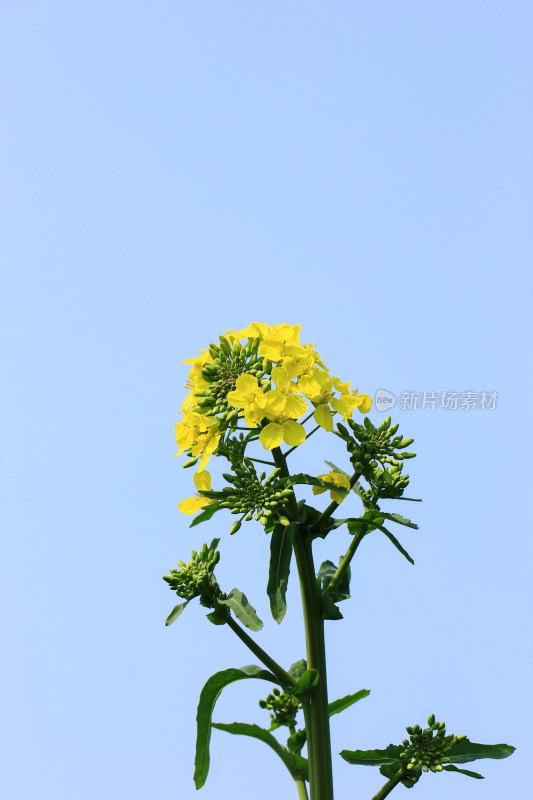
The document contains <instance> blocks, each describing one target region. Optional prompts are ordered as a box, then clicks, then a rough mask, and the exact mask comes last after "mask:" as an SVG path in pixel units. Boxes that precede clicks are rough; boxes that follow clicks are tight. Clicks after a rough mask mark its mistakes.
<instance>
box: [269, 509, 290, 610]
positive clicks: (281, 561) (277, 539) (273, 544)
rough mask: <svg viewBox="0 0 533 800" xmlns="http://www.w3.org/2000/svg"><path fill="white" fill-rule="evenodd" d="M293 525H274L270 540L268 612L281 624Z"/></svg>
mask: <svg viewBox="0 0 533 800" xmlns="http://www.w3.org/2000/svg"><path fill="white" fill-rule="evenodd" d="M294 528H295V525H294V523H293V522H291V524H290V525H287V526H286V527H285V526H284V525H276V527H275V528H274V531H273V533H272V536H271V539H270V567H269V572H268V584H267V594H268V596H269V598H270V610H271V612H272V616H273V617H274V619H275V620H276V622H281V620H282V619H283V617H284V616H285V611H286V610H287V603H286V602H285V593H286V591H287V583H288V581H289V572H290V569H291V558H292V539H293V536H294Z"/></svg>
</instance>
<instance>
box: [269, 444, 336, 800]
mask: <svg viewBox="0 0 533 800" xmlns="http://www.w3.org/2000/svg"><path fill="white" fill-rule="evenodd" d="M272 454H273V456H274V461H275V463H276V465H277V466H278V467H279V469H280V471H281V474H282V475H285V476H288V475H289V471H288V469H287V464H286V461H285V458H284V456H283V454H282V453H281V451H280V450H279V449H278V448H276V449H275V450H273V451H272ZM294 505H295V509H294V510H295V511H296V510H297V509H296V503H295V501H294ZM293 548H294V555H295V558H296V566H297V568H298V577H299V580H300V592H301V597H302V611H303V619H304V629H305V643H306V650H307V668H308V669H316V670H318V673H319V680H318V683H317V685H316V686H314V687H313V688H312V689H311V690H310V694H309V696H308V698H306V700H305V701H304V702H305V705H306V709H305V711H306V714H305V722H306V731H307V754H308V758H309V788H310V796H311V800H333V770H332V765H331V738H330V730H329V714H328V686H327V676H326V650H325V642H324V620H323V619H322V613H321V608H320V596H319V593H318V589H317V583H316V573H315V567H314V563H313V552H312V547H311V539H310V536H309V533H308V531H307V530H306V527H305V524H301V525H298V526H297V527H296V531H295V534H294V539H293Z"/></svg>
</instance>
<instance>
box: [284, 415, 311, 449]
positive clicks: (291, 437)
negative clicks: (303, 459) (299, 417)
mask: <svg viewBox="0 0 533 800" xmlns="http://www.w3.org/2000/svg"><path fill="white" fill-rule="evenodd" d="M281 427H282V428H283V438H284V440H285V441H286V443H287V444H289V445H290V446H291V447H296V446H297V445H299V444H301V443H302V442H304V441H305V428H304V426H303V425H300V423H299V422H295V421H294V420H293V419H287V420H285V422H284V423H283V424H282V425H281Z"/></svg>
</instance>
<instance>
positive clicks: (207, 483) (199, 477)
mask: <svg viewBox="0 0 533 800" xmlns="http://www.w3.org/2000/svg"><path fill="white" fill-rule="evenodd" d="M192 479H193V481H194V485H195V486H196V488H197V489H198V491H199V492H210V491H211V475H210V474H209V472H208V471H207V470H206V469H204V470H202V472H195V473H194V475H193V476H192Z"/></svg>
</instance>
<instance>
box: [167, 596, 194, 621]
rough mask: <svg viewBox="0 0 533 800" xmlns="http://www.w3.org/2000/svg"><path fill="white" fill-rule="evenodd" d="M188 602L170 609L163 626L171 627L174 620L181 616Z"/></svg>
mask: <svg viewBox="0 0 533 800" xmlns="http://www.w3.org/2000/svg"><path fill="white" fill-rule="evenodd" d="M188 602H189V601H188V600H186V601H185V602H184V603H180V604H179V605H177V606H174V608H173V609H172V611H171V612H170V614H169V615H168V617H167V618H166V620H165V625H172V623H173V622H174V620H175V619H177V618H178V617H179V615H180V614H181V612H182V611H183V609H184V608H185V606H186V605H187V603H188Z"/></svg>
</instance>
